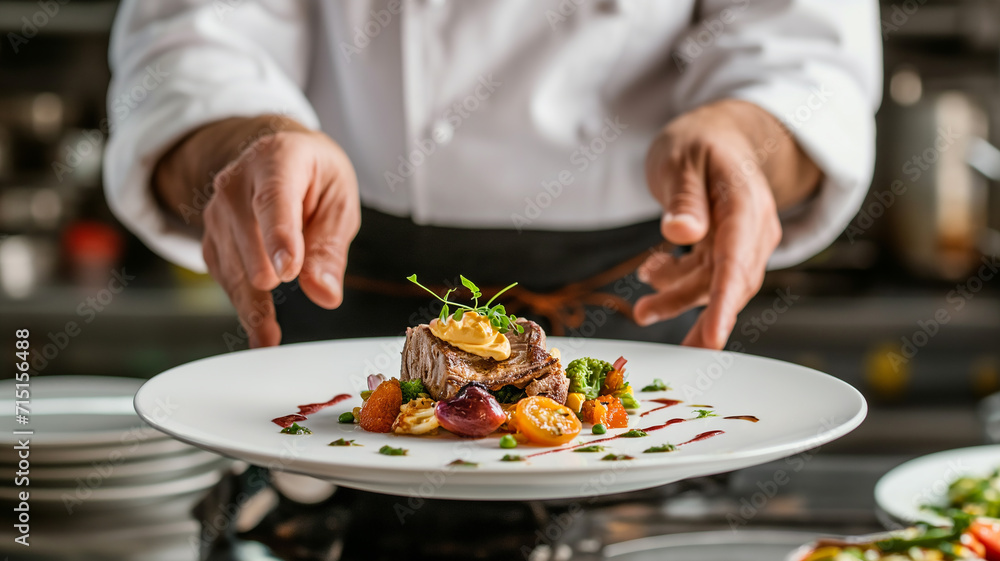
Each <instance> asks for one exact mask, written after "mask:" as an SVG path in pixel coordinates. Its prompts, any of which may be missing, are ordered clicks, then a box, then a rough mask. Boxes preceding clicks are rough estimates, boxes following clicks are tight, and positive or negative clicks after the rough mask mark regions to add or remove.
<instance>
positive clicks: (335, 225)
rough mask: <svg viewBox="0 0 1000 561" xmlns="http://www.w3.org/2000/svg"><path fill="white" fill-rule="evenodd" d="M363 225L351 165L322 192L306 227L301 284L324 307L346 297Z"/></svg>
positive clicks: (312, 298)
mask: <svg viewBox="0 0 1000 561" xmlns="http://www.w3.org/2000/svg"><path fill="white" fill-rule="evenodd" d="M360 226H361V205H360V203H359V201H358V197H357V179H356V178H355V176H354V170H353V168H351V167H350V166H347V167H344V168H341V169H340V170H339V172H338V173H337V175H336V177H335V178H334V179H333V184H332V185H331V186H330V187H328V188H326V189H324V190H322V191H321V192H320V199H319V201H318V204H317V210H316V212H315V214H314V216H313V217H312V218H311V220H310V221H309V223H308V224H306V229H305V246H306V257H305V262H304V264H303V266H302V272H301V274H300V275H299V285H300V286H301V287H302V290H303V292H305V293H306V296H308V297H309V299H310V300H312V301H313V302H315V303H316V304H317V305H319V306H322V307H323V308H326V309H328V310H329V309H333V308H336V307H337V306H339V305H340V302H341V301H342V299H343V296H344V270H345V269H346V268H347V250H348V248H349V247H350V245H351V241H352V240H353V239H354V235H355V234H357V233H358V228H359V227H360Z"/></svg>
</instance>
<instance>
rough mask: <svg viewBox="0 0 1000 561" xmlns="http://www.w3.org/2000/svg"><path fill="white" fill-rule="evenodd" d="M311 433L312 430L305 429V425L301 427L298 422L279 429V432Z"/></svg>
mask: <svg viewBox="0 0 1000 561" xmlns="http://www.w3.org/2000/svg"><path fill="white" fill-rule="evenodd" d="M312 433H313V431H311V430H309V429H307V428H306V427H303V426H302V425H300V424H298V423H292V426H290V427H285V428H283V429H281V434H296V435H300V434H312Z"/></svg>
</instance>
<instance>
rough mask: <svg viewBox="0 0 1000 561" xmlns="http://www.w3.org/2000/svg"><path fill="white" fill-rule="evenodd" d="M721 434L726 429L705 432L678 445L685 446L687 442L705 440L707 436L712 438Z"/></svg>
mask: <svg viewBox="0 0 1000 561" xmlns="http://www.w3.org/2000/svg"><path fill="white" fill-rule="evenodd" d="M720 434H725V431H721V430H710V431H708V432H703V433H701V434H699V435H698V436H696V437H694V438H692V439H691V440H688V441H687V442H681V443H680V444H678V446H684V445H685V444H691V443H692V442H698V441H699V440H705V439H707V438H712V437H713V436H718V435H720Z"/></svg>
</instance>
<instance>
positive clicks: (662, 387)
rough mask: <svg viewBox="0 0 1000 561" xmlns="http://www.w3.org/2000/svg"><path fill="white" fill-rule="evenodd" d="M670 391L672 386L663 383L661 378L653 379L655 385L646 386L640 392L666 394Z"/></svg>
mask: <svg viewBox="0 0 1000 561" xmlns="http://www.w3.org/2000/svg"><path fill="white" fill-rule="evenodd" d="M669 389H670V386H668V385H666V384H664V383H663V380H661V379H659V378H653V383H652V384H649V385H648V386H645V387H643V388H642V390H640V391H644V392H665V391H667V390H669Z"/></svg>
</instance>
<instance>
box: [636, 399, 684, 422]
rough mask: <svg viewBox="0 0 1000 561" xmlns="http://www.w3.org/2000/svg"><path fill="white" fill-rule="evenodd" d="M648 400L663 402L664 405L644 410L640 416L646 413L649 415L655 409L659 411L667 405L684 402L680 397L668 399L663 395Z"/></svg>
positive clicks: (671, 405)
mask: <svg viewBox="0 0 1000 561" xmlns="http://www.w3.org/2000/svg"><path fill="white" fill-rule="evenodd" d="M646 401H652V402H654V403H662V404H663V405H662V406H660V407H656V408H654V409H650V410H649V411H644V412H642V414H640V415H639V416H640V417H645V416H646V415H649V414H650V413H653V412H655V411H659V410H660V409H666V408H667V407H673V406H674V405H677V404H678V403H682V402H681V401H680V400H678V399H667V398H665V397H661V398H659V399H647V400H646Z"/></svg>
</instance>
